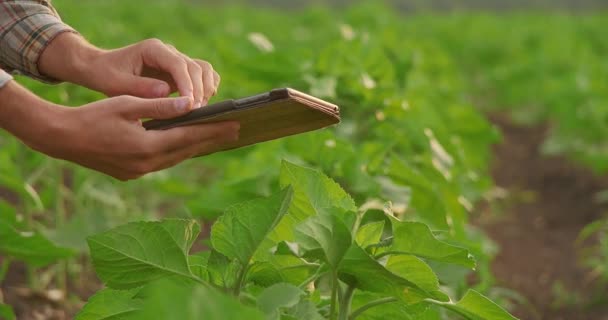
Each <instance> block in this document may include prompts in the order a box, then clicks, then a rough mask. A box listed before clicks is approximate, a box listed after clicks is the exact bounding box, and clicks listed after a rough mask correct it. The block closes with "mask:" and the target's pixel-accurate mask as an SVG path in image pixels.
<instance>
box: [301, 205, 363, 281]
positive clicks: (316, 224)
mask: <svg viewBox="0 0 608 320" xmlns="http://www.w3.org/2000/svg"><path fill="white" fill-rule="evenodd" d="M326 210H327V211H326ZM338 210H339V209H338V208H331V209H323V212H322V213H320V214H319V215H317V216H314V217H310V218H308V219H307V220H306V221H304V222H303V223H301V224H300V225H298V226H297V227H296V240H297V242H298V244H299V246H300V248H301V249H303V250H304V251H306V254H305V255H307V256H314V257H321V259H322V260H324V261H326V262H327V263H328V264H329V265H330V266H331V267H332V269H336V268H337V267H338V264H339V263H340V261H341V260H342V257H344V254H345V253H346V251H347V250H348V248H350V245H351V243H352V236H351V234H350V230H349V229H348V227H346V225H344V222H342V220H340V218H339V217H338V215H337V214H336V212H337V211H338Z"/></svg>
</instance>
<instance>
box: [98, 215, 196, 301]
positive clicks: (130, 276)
mask: <svg viewBox="0 0 608 320" xmlns="http://www.w3.org/2000/svg"><path fill="white" fill-rule="evenodd" d="M199 232H200V226H199V225H198V223H196V221H194V220H178V219H170V220H163V221H155V222H134V223H129V224H126V225H123V226H120V227H117V228H114V229H112V230H110V231H107V232H104V233H102V234H99V235H95V236H91V237H89V238H88V244H89V248H90V250H91V257H92V259H93V265H94V266H95V270H96V271H97V275H98V276H99V278H100V279H101V280H102V281H103V282H104V283H105V284H106V285H107V286H108V287H110V288H113V289H130V288H134V287H138V286H141V285H144V284H146V283H148V282H150V281H152V280H156V279H159V278H162V277H167V276H173V275H177V276H181V277H184V278H193V275H192V273H191V271H190V266H189V264H188V252H189V251H190V247H191V246H192V244H193V243H194V241H195V240H196V238H197V236H198V234H199Z"/></svg>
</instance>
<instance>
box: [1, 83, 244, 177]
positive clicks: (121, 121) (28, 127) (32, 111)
mask: <svg viewBox="0 0 608 320" xmlns="http://www.w3.org/2000/svg"><path fill="white" fill-rule="evenodd" d="M191 107H192V100H190V99H189V98H187V97H182V98H160V99H142V98H136V97H131V96H119V97H114V98H108V99H105V100H101V101H98V102H94V103H91V104H87V105H85V106H82V107H79V108H68V107H61V106H57V105H53V104H50V103H48V102H46V101H43V100H41V99H39V98H37V97H35V96H33V95H32V94H31V93H29V92H27V91H26V90H25V89H23V88H21V87H19V86H18V85H17V84H16V83H14V82H11V83H9V84H8V85H7V87H5V88H3V89H2V90H0V127H2V128H4V129H6V130H7V131H9V132H11V133H12V134H13V135H15V136H16V137H18V138H20V139H21V140H22V141H23V142H25V143H26V144H27V145H28V146H30V147H31V148H32V149H34V150H37V151H40V152H42V153H45V154H47V155H50V156H52V157H55V158H60V159H65V160H68V161H71V162H75V163H77V164H80V165H82V166H85V167H88V168H91V169H94V170H97V171H100V172H103V173H105V174H108V175H110V176H112V177H115V178H117V179H120V180H129V179H135V178H138V177H140V176H142V175H144V174H146V173H149V172H153V171H158V170H161V169H164V168H168V167H171V166H174V165H176V164H178V163H180V162H182V161H183V160H186V159H189V158H191V157H192V156H195V155H205V154H210V153H213V152H216V151H219V150H221V148H222V147H223V146H225V145H226V144H227V143H228V142H232V141H236V140H238V132H239V124H238V123H236V122H222V123H214V124H202V125H196V126H186V127H178V128H173V129H169V130H164V131H156V130H151V131H146V130H145V129H144V128H143V127H142V125H141V121H140V119H142V118H155V119H166V118H173V117H176V116H180V115H183V114H184V113H187V112H188V111H190V109H191Z"/></svg>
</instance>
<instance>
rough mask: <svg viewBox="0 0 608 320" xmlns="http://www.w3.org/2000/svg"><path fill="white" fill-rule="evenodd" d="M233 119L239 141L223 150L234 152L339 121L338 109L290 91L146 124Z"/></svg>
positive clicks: (160, 125)
mask: <svg viewBox="0 0 608 320" xmlns="http://www.w3.org/2000/svg"><path fill="white" fill-rule="evenodd" d="M228 120H234V121H238V122H240V123H241V131H240V137H239V140H238V141H237V142H235V143H232V144H228V145H226V147H225V148H222V150H229V149H235V148H239V147H243V146H247V145H252V144H256V143H259V142H264V141H269V140H274V139H278V138H282V137H286V136H291V135H294V134H298V133H303V132H308V131H313V130H317V129H320V128H324V127H327V126H330V125H333V124H336V123H339V122H340V109H339V108H338V106H336V105H334V104H332V103H329V102H326V101H323V100H321V99H319V98H316V97H313V96H310V95H307V94H305V93H302V92H299V91H297V90H294V89H290V88H283V89H274V90H272V91H270V92H267V93H263V94H260V95H256V96H251V97H247V98H243V99H239V100H227V101H223V102H220V103H217V104H214V105H210V106H206V107H202V108H200V109H197V110H195V111H193V112H191V113H189V114H187V115H185V116H182V117H179V118H175V119H169V120H151V121H147V122H145V123H144V127H146V129H149V130H154V129H156V130H166V129H170V128H173V127H177V126H183V125H193V124H200V123H209V122H219V121H228Z"/></svg>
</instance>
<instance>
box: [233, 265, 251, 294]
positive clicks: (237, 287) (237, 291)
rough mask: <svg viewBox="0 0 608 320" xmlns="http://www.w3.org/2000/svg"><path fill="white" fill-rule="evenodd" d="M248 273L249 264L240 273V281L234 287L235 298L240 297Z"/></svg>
mask: <svg viewBox="0 0 608 320" xmlns="http://www.w3.org/2000/svg"><path fill="white" fill-rule="evenodd" d="M247 271H249V264H247V265H245V266H243V269H241V271H240V272H239V277H238V280H237V281H236V285H235V286H234V292H233V294H234V296H236V297H238V296H239V294H240V293H241V288H242V287H243V283H244V282H245V276H246V275H247Z"/></svg>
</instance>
